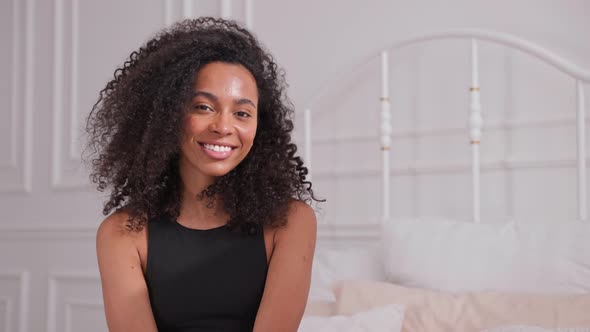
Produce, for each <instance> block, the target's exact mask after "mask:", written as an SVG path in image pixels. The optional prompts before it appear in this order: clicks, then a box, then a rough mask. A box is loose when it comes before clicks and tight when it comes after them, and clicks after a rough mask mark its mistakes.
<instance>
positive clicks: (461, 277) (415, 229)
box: [300, 29, 590, 332]
mask: <svg viewBox="0 0 590 332" xmlns="http://www.w3.org/2000/svg"><path fill="white" fill-rule="evenodd" d="M447 40H452V41H454V42H460V43H463V44H467V45H468V46H469V59H470V65H469V79H470V82H469V83H467V84H466V86H467V87H466V89H465V90H464V91H465V92H464V93H465V94H468V97H469V99H468V107H467V105H466V108H468V110H469V112H468V113H469V114H468V117H467V119H466V120H467V123H468V128H467V130H465V131H464V133H465V134H466V135H465V136H467V137H464V138H465V139H466V140H467V141H468V142H469V145H470V148H469V149H470V156H469V159H470V165H469V170H468V171H469V179H470V180H469V191H470V192H469V193H466V194H464V195H463V196H462V197H463V198H464V200H465V201H466V202H469V204H464V205H465V206H468V208H469V216H468V218H466V217H465V216H462V217H461V218H453V217H449V216H435V217H424V216H418V215H413V216H409V217H403V218H400V217H399V216H395V215H393V213H392V209H396V208H397V207H395V206H394V207H392V201H395V200H399V198H397V197H394V196H393V195H392V183H393V182H392V180H393V179H392V176H393V177H395V176H396V174H400V173H403V174H406V173H407V174H409V175H410V176H411V175H416V174H417V173H419V172H428V167H421V166H420V165H413V168H411V169H409V168H407V167H406V168H404V167H402V169H401V170H400V169H397V173H396V167H395V165H394V167H392V161H393V160H395V159H394V158H395V157H396V155H395V154H394V155H392V145H395V140H396V138H399V137H401V136H400V134H399V132H395V131H394V130H393V125H392V119H393V118H394V117H393V116H392V110H391V103H392V99H391V96H390V95H391V90H392V89H391V87H392V86H391V78H390V73H391V70H390V66H391V64H392V63H394V62H395V59H393V60H392V59H391V54H394V55H395V54H397V53H396V52H398V51H399V50H402V49H404V48H407V47H411V46H412V45H416V44H423V43H431V42H440V41H447ZM482 44H494V45H499V46H501V47H502V48H507V49H511V50H518V52H521V53H522V54H524V55H526V56H529V57H532V58H535V59H537V60H539V61H541V62H543V63H545V64H546V65H548V66H549V67H551V68H552V70H554V71H555V72H557V73H559V74H560V75H563V76H564V77H567V78H568V79H571V80H573V82H574V85H573V90H574V93H573V94H572V95H573V99H574V102H573V105H575V118H573V119H572V128H573V129H574V130H569V131H570V132H571V134H572V135H573V136H572V137H573V138H574V139H575V142H576V143H575V144H574V146H575V161H574V160H572V163H571V165H569V164H567V163H565V162H563V161H561V164H560V162H553V163H549V164H552V165H558V167H570V166H571V168H572V170H575V172H574V173H575V179H574V180H573V181H574V182H575V200H571V201H572V202H569V200H568V204H569V203H571V204H573V205H575V208H569V210H575V217H573V218H572V217H570V216H569V215H567V216H565V217H559V218H557V217H555V216H552V215H551V216H548V217H547V218H546V220H545V219H543V218H514V217H513V216H511V213H509V212H510V211H511V210H513V209H514V207H513V206H512V205H511V202H510V201H511V199H512V198H513V197H512V196H511V195H512V193H511V191H510V190H506V191H504V192H502V193H503V195H502V198H503V202H506V203H505V204H503V205H502V206H503V207H504V208H505V211H506V212H507V214H508V217H507V218H499V217H498V213H496V214H494V213H493V209H489V208H488V209H485V210H484V209H482V196H483V197H486V196H485V189H486V187H485V186H482V180H481V179H482V175H481V172H482V168H483V169H494V167H496V168H498V169H505V170H510V169H511V168H514V167H515V166H514V165H515V164H518V162H515V161H513V160H507V159H505V158H504V159H501V160H499V161H490V160H485V161H484V164H483V165H482V161H481V159H482V157H481V154H482V150H481V149H482V148H481V147H482V146H485V145H483V143H484V142H485V141H484V140H483V138H482V137H484V136H482V132H483V129H484V121H483V117H482V109H483V110H485V109H486V107H485V105H486V104H485V103H483V102H482V98H481V95H482V93H484V92H485V91H486V90H485V89H484V88H483V87H481V86H480V75H481V67H482V66H485V65H486V63H485V62H486V61H490V60H489V57H485V56H482V54H481V52H480V45H482ZM367 63H377V64H378V66H379V73H380V75H379V85H378V86H377V85H376V84H374V85H371V84H369V87H368V88H367V89H373V90H374V89H378V91H379V98H378V103H379V105H378V107H379V109H378V112H377V111H376V112H374V113H375V114H378V116H379V117H378V119H379V124H378V128H379V130H378V132H379V133H378V137H376V136H377V135H374V136H375V137H373V136H371V135H369V136H371V137H373V138H378V142H379V146H378V147H375V149H379V154H380V161H376V160H375V159H373V160H372V162H373V163H375V162H377V163H378V167H376V165H373V167H375V168H374V170H377V169H378V172H379V177H380V181H379V196H380V202H379V203H380V204H379V205H380V206H379V207H378V210H379V212H380V215H379V216H378V218H377V220H376V221H375V222H373V223H366V228H363V227H358V225H357V226H355V227H353V228H351V229H353V231H359V232H367V229H372V230H373V233H374V234H376V237H375V239H371V240H370V241H367V242H369V243H365V244H364V245H358V244H355V245H352V246H349V245H344V246H340V247H338V248H329V247H323V246H322V245H321V244H322V242H321V241H322V238H321V237H320V239H319V240H318V244H319V246H318V249H317V250H316V256H315V260H314V266H313V275H312V286H311V290H310V296H309V301H308V304H307V307H306V312H305V315H304V318H303V320H302V323H301V326H300V331H303V332H305V331H339V332H345V331H405V332H410V331H474V332H476V331H477V332H479V331H482V332H483V331H486V332H509V331H512V332H516V331H530V332H543V331H544V332H547V331H580V332H581V331H590V222H589V221H588V216H587V201H588V197H587V179H586V160H587V158H586V140H587V137H586V132H585V129H586V115H585V112H586V108H587V106H586V104H585V89H586V86H587V85H588V83H590V71H587V70H584V69H583V68H580V67H578V66H576V65H574V64H573V63H572V62H570V61H568V60H565V59H563V58H561V57H559V56H557V55H555V54H554V53H552V52H550V51H547V50H545V49H543V48H541V47H539V46H537V45H535V44H533V43H531V42H528V41H526V40H523V39H520V38H517V37H514V36H510V35H506V34H503V33H498V32H493V31H483V30H475V29H461V30H449V31H443V32H436V33H431V34H426V35H421V36H417V37H414V38H409V39H408V40H404V41H401V42H397V43H395V44H393V45H387V46H386V47H383V49H382V50H380V51H378V52H376V53H375V54H372V55H371V56H370V57H367V58H366V59H363V60H362V61H361V63H360V64H358V65H356V66H353V67H351V68H347V69H346V70H342V71H340V72H339V73H338V75H337V76H336V77H335V78H333V80H332V81H331V82H328V83H326V84H325V86H326V87H325V88H324V89H319V91H318V94H317V95H315V96H313V97H312V98H310V101H309V102H308V103H307V105H306V107H305V108H304V110H303V112H302V115H303V124H304V130H303V133H304V134H303V138H302V139H303V143H304V144H303V147H304V152H305V154H304V160H305V162H306V164H307V165H308V166H309V168H310V176H311V177H314V176H315V174H317V173H316V169H315V168H314V165H316V164H317V163H319V162H320V161H321V158H323V157H325V156H326V153H314V151H318V150H317V149H314V144H315V143H316V141H317V139H316V135H314V134H313V133H312V128H313V123H314V116H315V113H314V112H315V110H314V105H316V108H319V106H317V105H319V104H321V103H322V98H323V99H324V101H323V102H324V103H326V101H325V99H329V98H328V97H326V96H329V95H330V90H331V89H333V87H334V86H338V87H339V89H346V87H347V86H348V87H349V88H350V85H347V83H346V82H347V80H350V79H351V77H352V79H354V77H358V76H355V73H358V72H359V71H362V70H364V69H363V68H365V67H366V64H367ZM343 87H344V88H343ZM394 87H395V86H394ZM355 89H358V87H357V88H355ZM507 89H509V88H507ZM457 93H458V94H461V91H457ZM484 96H485V94H484ZM484 100H485V99H484ZM488 101H489V99H488ZM328 103H329V101H328ZM568 105H569V104H568ZM572 111H573V110H572ZM483 114H485V112H483ZM555 121H559V120H555V119H554V122H555ZM533 122H534V121H533ZM537 124H538V125H539V126H541V127H542V126H543V125H546V122H543V121H537ZM500 125H502V126H503V128H504V129H506V128H508V130H509V129H510V128H511V126H514V124H512V125H511V124H506V122H502V123H500ZM493 127H494V124H492V125H491V126H489V127H485V128H486V129H487V128H493ZM410 136H411V135H410ZM484 151H485V150H484ZM488 159H489V158H488ZM529 164H530V163H529ZM566 164H567V165H566ZM451 166H452V165H451ZM451 166H449V165H447V168H449V167H450V168H452V167H451ZM533 168H534V167H533ZM323 172H324V173H326V171H325V170H324V171H323ZM404 172H406V173H404ZM319 173H320V174H321V173H322V170H320V171H319ZM342 174H344V176H346V172H342ZM313 179H314V182H315V180H316V178H313ZM319 179H320V177H319V176H318V180H319ZM574 182H572V183H574ZM508 183H509V182H508ZM507 188H508V189H510V186H507ZM482 190H483V191H482ZM482 193H483V194H482ZM453 194H455V195H457V196H461V195H462V194H459V193H453ZM328 198H329V197H328ZM412 198H415V196H409V198H408V199H407V200H412ZM361 199H362V198H361ZM564 200H566V198H565V197H564ZM375 206H376V205H373V206H371V207H372V208H373V209H374V208H375ZM331 208H333V209H338V206H332V207H331ZM540 208H542V207H539V209H540ZM482 210H484V212H485V213H483V212H482ZM490 211H492V213H490ZM356 218H358V216H357V217H356ZM371 218H372V219H376V218H374V217H371ZM371 218H367V219H371ZM345 226H346V225H345ZM320 229H323V230H324V231H325V232H328V233H329V231H330V230H337V229H339V228H338V227H337V225H334V223H333V222H327V223H325V224H323V225H322V224H320ZM340 229H341V228H340ZM326 230H327V231H326ZM373 240H375V241H373ZM371 242H373V243H371Z"/></svg>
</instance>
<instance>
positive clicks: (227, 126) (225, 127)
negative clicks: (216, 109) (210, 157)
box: [209, 112, 231, 136]
mask: <svg viewBox="0 0 590 332" xmlns="http://www.w3.org/2000/svg"><path fill="white" fill-rule="evenodd" d="M209 130H210V131H212V132H214V133H217V134H219V135H222V136H226V135H229V134H230V133H231V123H230V118H229V115H228V114H227V113H226V112H220V113H218V114H217V115H216V116H215V117H214V119H213V120H212V121H211V123H209Z"/></svg>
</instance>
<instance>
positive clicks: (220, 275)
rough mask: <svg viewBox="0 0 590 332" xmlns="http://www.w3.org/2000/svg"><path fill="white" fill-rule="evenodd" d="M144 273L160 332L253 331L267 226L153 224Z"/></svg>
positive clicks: (261, 287) (158, 221) (263, 277)
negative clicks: (233, 227) (200, 227)
mask: <svg viewBox="0 0 590 332" xmlns="http://www.w3.org/2000/svg"><path fill="white" fill-rule="evenodd" d="M147 250H148V254H147V267H146V272H145V279H146V283H147V287H148V291H149V297H150V302H151V306H152V311H153V314H154V318H155V320H156V324H157V326H158V331H159V332H197V331H228V332H230V331H231V332H233V331H236V332H245V331H252V329H253V327H254V320H255V319H256V313H257V312H258V307H259V305H260V300H261V298H262V292H263V291H264V284H265V281H266V273H267V270H268V266H267V261H266V249H265V245H264V232H263V231H262V227H259V226H255V227H253V228H251V229H250V231H249V232H243V231H241V230H231V231H230V230H229V229H228V228H227V227H225V226H222V227H217V228H213V229H209V230H196V229H191V228H187V227H184V226H182V225H180V224H179V223H178V222H176V221H175V220H171V219H170V218H167V217H161V218H157V219H154V220H150V221H149V224H148V249H147Z"/></svg>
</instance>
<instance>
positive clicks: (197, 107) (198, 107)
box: [194, 104, 213, 111]
mask: <svg viewBox="0 0 590 332" xmlns="http://www.w3.org/2000/svg"><path fill="white" fill-rule="evenodd" d="M194 108H195V110H197V111H212V110H213V109H212V108H211V107H209V106H207V105H204V104H199V105H195V107H194Z"/></svg>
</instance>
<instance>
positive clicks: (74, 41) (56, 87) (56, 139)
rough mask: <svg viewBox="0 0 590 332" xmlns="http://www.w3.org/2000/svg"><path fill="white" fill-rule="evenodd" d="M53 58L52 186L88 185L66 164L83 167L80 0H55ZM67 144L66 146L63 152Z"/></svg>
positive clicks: (68, 188) (76, 188)
mask: <svg viewBox="0 0 590 332" xmlns="http://www.w3.org/2000/svg"><path fill="white" fill-rule="evenodd" d="M54 1H55V2H54V18H53V20H54V22H53V29H54V60H53V134H52V141H53V142H52V143H53V149H52V152H53V153H52V163H51V165H52V170H51V187H52V189H54V190H72V191H76V190H83V189H87V188H88V187H89V184H87V183H86V182H82V181H80V180H79V179H77V178H76V176H75V175H68V174H66V170H65V168H64V166H65V165H66V164H72V165H73V164H78V166H79V167H80V169H81V168H82V160H81V158H80V149H79V147H78V146H77V144H78V143H77V138H78V131H79V129H80V123H79V121H80V117H79V115H80V114H79V113H78V111H79V110H78V107H79V103H78V94H79V90H78V88H79V85H80V84H79V78H80V74H79V62H80V56H79V48H80V45H79V39H80V35H79V30H80V29H79V21H80V2H79V0H54ZM65 1H70V4H71V5H70V6H69V7H68V8H70V11H71V13H70V15H69V17H67V18H66V17H64V8H65V7H66V6H65V4H64V2H65ZM64 19H67V20H68V21H69V22H70V23H71V29H68V30H69V31H70V32H71V35H69V36H66V32H65V29H64V22H65V21H64ZM66 38H67V40H68V41H69V43H70V47H69V49H71V53H70V56H71V61H70V63H69V68H68V69H69V72H70V76H69V78H67V79H66V78H65V77H64V73H65V72H66V64H64V63H65V61H64V59H63V57H64V54H65V53H66V49H67V47H66V45H64V43H65V41H66ZM65 83H69V91H66V90H65V89H64V86H65ZM66 99H67V100H69V105H68V107H67V109H66V108H65V107H64V103H65V100H66ZM66 116H69V121H68V124H67V125H66V126H67V127H69V128H66V129H67V130H66V132H68V133H69V134H68V136H69V140H68V142H65V143H64V137H63V133H64V128H63V127H64V125H65V123H64V122H65V121H66V118H65V117H66ZM64 147H65V148H66V149H67V151H66V153H65V154H64V151H63V150H64Z"/></svg>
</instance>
